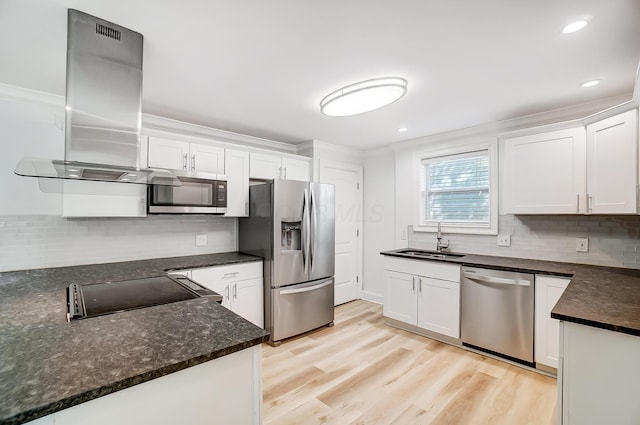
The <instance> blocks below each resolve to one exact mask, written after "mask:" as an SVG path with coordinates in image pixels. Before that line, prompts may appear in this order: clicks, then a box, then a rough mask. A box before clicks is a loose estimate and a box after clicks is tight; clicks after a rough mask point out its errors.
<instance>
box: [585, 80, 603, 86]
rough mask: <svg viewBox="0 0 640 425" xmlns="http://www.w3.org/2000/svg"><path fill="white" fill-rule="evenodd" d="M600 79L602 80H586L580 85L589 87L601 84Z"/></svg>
mask: <svg viewBox="0 0 640 425" xmlns="http://www.w3.org/2000/svg"><path fill="white" fill-rule="evenodd" d="M600 81H602V80H600V79H598V80H589V81H585V82H584V83H582V84H580V87H584V88H587V87H593V86H597V85H598V84H600Z"/></svg>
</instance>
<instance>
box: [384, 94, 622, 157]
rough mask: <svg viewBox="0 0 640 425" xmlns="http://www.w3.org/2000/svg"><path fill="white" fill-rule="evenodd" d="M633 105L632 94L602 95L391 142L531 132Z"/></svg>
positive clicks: (397, 146)
mask: <svg viewBox="0 0 640 425" xmlns="http://www.w3.org/2000/svg"><path fill="white" fill-rule="evenodd" d="M625 107H626V108H629V107H633V106H632V104H631V103H630V101H629V96H628V95H621V96H614V97H608V98H604V99H598V100H596V101H593V102H587V103H581V104H579V105H572V106H568V107H563V108H558V109H553V110H550V111H544V112H540V113H536V114H531V115H525V116H522V117H518V118H512V119H509V120H504V121H499V122H494V123H487V124H481V125H477V126H473V127H466V128H461V129H458V130H452V131H448V132H445V133H438V134H433V135H430V136H425V137H419V138H416V139H410V140H406V141H402V142H397V143H392V144H390V145H388V146H389V147H390V148H391V149H393V150H394V151H402V150H405V149H414V148H416V147H419V146H421V145H424V144H427V143H428V144H434V143H438V144H439V143H445V142H455V141H458V140H460V139H463V138H464V139H468V138H485V137H496V136H502V135H503V134H505V133H517V132H527V131H530V130H531V129H532V128H536V129H537V130H542V131H547V130H553V129H560V128H566V127H569V126H573V125H583V120H585V119H587V118H590V117H600V118H604V116H601V115H600V114H599V113H602V112H607V111H611V110H613V109H615V108H620V109H623V108H625Z"/></svg>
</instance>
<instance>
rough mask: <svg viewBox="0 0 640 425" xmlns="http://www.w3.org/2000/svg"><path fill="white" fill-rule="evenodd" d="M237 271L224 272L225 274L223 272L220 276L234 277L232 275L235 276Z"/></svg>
mask: <svg viewBox="0 0 640 425" xmlns="http://www.w3.org/2000/svg"><path fill="white" fill-rule="evenodd" d="M238 273H240V272H229V273H225V274H223V275H222V278H223V279H224V278H225V277H234V276H237V275H238Z"/></svg>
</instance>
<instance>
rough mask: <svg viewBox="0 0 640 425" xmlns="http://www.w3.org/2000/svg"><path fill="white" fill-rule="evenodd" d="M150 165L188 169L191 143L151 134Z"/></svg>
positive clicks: (172, 168) (153, 166)
mask: <svg viewBox="0 0 640 425" xmlns="http://www.w3.org/2000/svg"><path fill="white" fill-rule="evenodd" d="M148 161H149V167H152V168H168V169H171V170H186V169H187V166H188V162H189V143H187V142H180V141H178V140H169V139H162V138H160V137H152V136H149V158H148Z"/></svg>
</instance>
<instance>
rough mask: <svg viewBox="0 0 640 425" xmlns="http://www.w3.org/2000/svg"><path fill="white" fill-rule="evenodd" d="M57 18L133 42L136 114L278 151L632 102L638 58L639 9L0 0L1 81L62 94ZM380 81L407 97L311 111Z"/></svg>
mask: <svg viewBox="0 0 640 425" xmlns="http://www.w3.org/2000/svg"><path fill="white" fill-rule="evenodd" d="M67 8H75V9H78V10H81V11H83V12H86V13H89V14H92V15H96V16H98V17H100V18H103V19H106V20H109V21H112V22H115V23H117V24H119V25H122V26H125V27H128V28H131V29H133V30H135V31H138V32H141V33H142V34H143V35H144V37H145V39H144V93H143V111H144V112H145V113H149V114H155V115H160V116H165V117H170V118H174V119H178V120H183V121H188V122H192V123H196V124H202V125H206V126H210V127H214V128H219V129H223V130H228V131H234V132H238V133H244V134H248V135H252V136H257V137H263V138H267V139H272V140H277V141H282V142H286V143H298V142H302V141H305V140H311V139H316V140H322V141H324V142H330V143H338V144H342V145H346V146H352V147H356V148H372V147H378V146H381V145H384V144H387V143H391V142H396V141H400V140H405V139H413V138H416V137H421V136H426V135H430V134H436V133H440V132H444V131H448V130H454V129H459V128H464V127H469V126H473V125H478V124H483V123H489V122H495V121H500V120H504V119H509V118H514V117H519V116H524V115H528V114H532V113H537V112H542V111H546V110H550V109H555V108H560V107H565V106H570V105H575V104H579V103H585V102H590V101H594V100H598V99H603V98H609V97H614V96H620V95H628V97H629V98H631V93H632V90H633V83H634V79H635V75H636V68H637V66H638V62H639V60H640V1H638V0H562V1H559V0H536V1H526V0H484V1H477V0H447V1H442V0H441V1H435V0H397V1H383V0H368V1H367V0H323V1H313V2H312V1H300V0H270V1H267V0H249V1H237V0H235V1H234V0H227V1H222V0H182V1H169V0H163V1H158V0H136V1H132V0H126V1H125V0H48V1H44V0H0V34H1V37H2V38H1V39H2V42H1V43H0V58H1V63H2V66H0V82H4V83H8V84H14V85H17V86H23V87H28V88H32V89H36V90H41V91H45V92H49V93H54V94H60V95H62V94H64V85H65V55H66V9H67ZM585 15H590V16H591V23H590V25H588V26H587V28H586V29H584V30H582V31H580V32H577V33H574V34H570V35H564V34H561V29H562V27H563V26H564V25H565V24H567V23H569V22H571V21H573V20H575V19H576V18H579V17H582V16H585ZM381 76H400V77H404V78H406V79H407V80H408V81H409V86H408V93H407V95H406V96H405V97H404V98H402V99H401V100H399V101H398V102H396V103H394V104H392V105H390V106H387V107H385V108H382V109H379V110H377V111H373V112H369V113H366V114H362V115H359V116H354V117H327V116H324V115H323V114H321V113H320V111H319V107H318V104H319V102H320V100H321V99H322V97H324V96H325V95H326V94H328V93H329V92H331V91H333V90H335V89H338V88H339V87H341V86H344V85H347V84H351V83H354V82H357V81H361V80H365V79H369V78H375V77H381ZM593 78H602V79H603V82H602V84H600V85H599V86H596V87H594V88H590V89H583V88H580V87H578V84H579V83H581V82H583V81H586V80H589V79H593ZM399 127H408V129H409V131H408V132H406V133H398V132H397V129H398V128H399Z"/></svg>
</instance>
